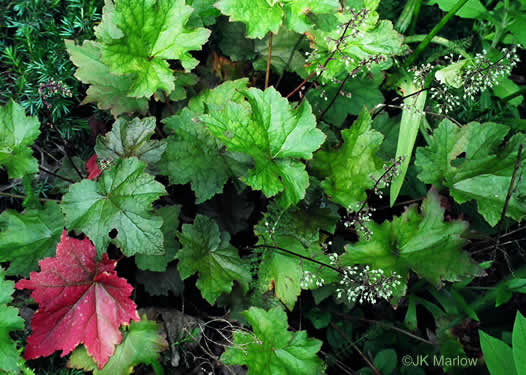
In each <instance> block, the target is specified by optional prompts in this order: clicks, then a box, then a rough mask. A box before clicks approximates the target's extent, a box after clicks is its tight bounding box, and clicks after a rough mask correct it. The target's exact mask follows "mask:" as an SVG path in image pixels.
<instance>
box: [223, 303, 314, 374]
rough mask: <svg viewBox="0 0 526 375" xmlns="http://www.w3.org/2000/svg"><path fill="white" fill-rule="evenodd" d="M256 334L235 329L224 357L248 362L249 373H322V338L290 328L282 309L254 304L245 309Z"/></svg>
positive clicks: (234, 361) (242, 362)
mask: <svg viewBox="0 0 526 375" xmlns="http://www.w3.org/2000/svg"><path fill="white" fill-rule="evenodd" d="M243 316H244V317H245V319H246V320H247V321H248V322H249V323H250V325H251V326H252V329H253V331H254V333H253V334H252V333H248V332H246V331H235V332H234V344H233V345H232V346H231V347H227V348H226V350H225V352H224V353H223V355H222V356H221V360H222V361H224V362H225V363H226V364H230V365H246V366H247V367H248V373H247V375H256V374H257V375H292V374H294V375H319V374H321V373H322V371H323V362H322V361H321V360H320V359H319V358H318V356H317V355H316V353H318V351H319V350H320V348H321V344H322V343H321V341H319V340H317V339H313V338H309V337H308V336H307V332H306V331H297V332H294V333H293V332H290V331H288V322H287V315H286V314H285V312H284V311H283V310H281V309H280V308H273V309H271V310H269V311H265V310H263V309H259V308H257V307H251V308H250V309H249V310H247V311H245V312H243Z"/></svg>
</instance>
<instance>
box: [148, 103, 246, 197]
mask: <svg viewBox="0 0 526 375" xmlns="http://www.w3.org/2000/svg"><path fill="white" fill-rule="evenodd" d="M198 117H199V116H198V114H196V113H194V112H192V111H190V110H188V109H187V108H185V109H183V110H182V111H181V112H180V113H179V114H178V115H174V116H171V117H168V118H166V119H164V120H163V122H164V123H165V124H166V127H165V129H166V130H167V131H170V133H172V134H175V135H172V136H170V137H168V147H167V149H166V152H165V153H164V155H163V157H162V160H161V162H160V163H159V165H158V166H159V169H160V173H161V174H163V175H167V176H168V177H169V178H170V182H171V183H172V184H186V183H188V182H190V183H191V187H192V190H193V191H194V192H195V196H196V203H203V202H204V201H207V200H208V199H210V198H212V197H213V196H214V195H216V194H219V193H221V192H222V191H223V186H224V185H225V183H226V182H227V181H228V179H229V178H230V177H231V176H240V175H242V174H245V173H246V171H247V170H248V168H249V165H250V159H249V158H248V157H247V156H246V155H243V154H240V153H234V152H229V151H226V150H225V146H224V145H223V144H222V143H221V142H220V141H219V140H218V139H217V138H215V137H214V136H212V135H211V134H210V132H209V131H208V129H207V128H206V127H205V126H204V125H203V124H201V123H199V122H198V120H197V119H198Z"/></svg>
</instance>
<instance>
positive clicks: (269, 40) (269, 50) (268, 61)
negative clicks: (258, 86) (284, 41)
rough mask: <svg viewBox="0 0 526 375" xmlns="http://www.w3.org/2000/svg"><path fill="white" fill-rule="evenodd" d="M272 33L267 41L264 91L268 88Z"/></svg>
mask: <svg viewBox="0 0 526 375" xmlns="http://www.w3.org/2000/svg"><path fill="white" fill-rule="evenodd" d="M272 35H273V34H272V31H271V32H270V36H269V39H268V56H267V74H266V76H265V90H266V89H267V87H268V81H269V78H270V60H271V59H272Z"/></svg>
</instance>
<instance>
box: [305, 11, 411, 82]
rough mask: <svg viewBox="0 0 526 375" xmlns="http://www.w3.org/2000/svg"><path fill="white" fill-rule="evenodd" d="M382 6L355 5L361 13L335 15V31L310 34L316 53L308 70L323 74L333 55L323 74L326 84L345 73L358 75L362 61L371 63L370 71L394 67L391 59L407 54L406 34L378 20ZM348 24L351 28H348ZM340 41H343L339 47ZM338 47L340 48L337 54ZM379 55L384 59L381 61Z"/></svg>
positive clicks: (331, 22) (321, 76) (386, 22)
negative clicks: (379, 7) (404, 43)
mask: <svg viewBox="0 0 526 375" xmlns="http://www.w3.org/2000/svg"><path fill="white" fill-rule="evenodd" d="M379 3H380V2H379V1H365V2H364V4H363V6H359V7H358V6H353V8H355V9H360V10H359V11H358V10H355V11H353V12H349V11H348V10H345V11H344V12H339V13H336V14H335V15H331V17H335V19H333V20H331V21H330V23H329V24H330V25H331V26H332V27H331V28H326V27H324V28H318V29H316V30H313V31H312V32H310V33H308V34H307V36H308V37H309V39H310V41H311V47H312V48H313V49H314V50H315V51H316V53H315V54H312V55H311V57H310V58H309V59H308V61H307V71H308V72H309V73H312V72H316V71H318V72H319V73H321V70H320V66H325V62H326V61H327V59H328V58H329V57H330V56H333V58H332V59H331V60H330V61H329V62H328V64H327V65H326V66H325V68H324V69H323V74H321V75H320V80H321V81H322V82H323V83H329V82H332V81H333V80H334V79H337V78H338V77H339V76H340V75H342V74H344V73H350V74H353V73H356V71H355V69H358V71H359V70H360V69H361V66H362V65H361V64H362V62H368V63H369V64H368V65H369V66H370V70H385V69H388V68H389V67H390V66H391V65H392V59H391V56H393V55H394V56H397V55H401V54H403V53H404V52H405V51H406V46H404V45H403V40H404V39H403V35H402V34H400V33H398V32H397V31H396V30H394V28H393V24H392V23H391V21H387V20H381V21H378V13H377V12H376V8H377V7H378V4H379ZM357 14H359V15H357ZM353 20H355V21H354V22H353ZM349 22H350V24H349ZM348 24H349V27H346V25H348ZM342 25H343V27H342ZM344 30H345V35H343V31H344ZM342 35H343V38H342ZM340 39H343V42H342V43H340V44H338V42H337V41H338V40H340ZM336 46H337V47H338V48H337V50H336V53H335V54H334V55H333V53H334V50H335V49H336ZM379 56H381V57H383V59H381V60H380V59H378V57H379ZM371 59H372V60H371ZM373 60H374V61H375V62H374V63H373V62H372V61H373Z"/></svg>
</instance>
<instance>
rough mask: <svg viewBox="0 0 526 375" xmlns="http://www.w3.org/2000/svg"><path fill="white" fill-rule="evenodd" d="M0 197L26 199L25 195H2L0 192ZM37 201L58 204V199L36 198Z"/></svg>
mask: <svg viewBox="0 0 526 375" xmlns="http://www.w3.org/2000/svg"><path fill="white" fill-rule="evenodd" d="M0 196H2V197H7V198H18V199H26V198H27V197H26V196H25V195H20V194H11V193H4V192H2V191H0ZM38 199H40V200H41V201H54V202H60V201H59V200H58V199H51V198H38Z"/></svg>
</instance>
